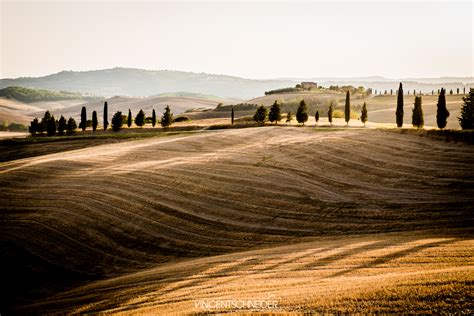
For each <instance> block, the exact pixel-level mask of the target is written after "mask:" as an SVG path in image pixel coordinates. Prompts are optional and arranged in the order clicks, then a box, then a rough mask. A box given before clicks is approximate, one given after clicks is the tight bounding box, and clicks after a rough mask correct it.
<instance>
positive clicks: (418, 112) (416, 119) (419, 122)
mask: <svg viewBox="0 0 474 316" xmlns="http://www.w3.org/2000/svg"><path fill="white" fill-rule="evenodd" d="M411 124H412V125H413V127H418V128H420V127H423V125H424V119H423V108H422V107H421V96H416V97H415V106H414V107H413V115H412V118H411Z"/></svg>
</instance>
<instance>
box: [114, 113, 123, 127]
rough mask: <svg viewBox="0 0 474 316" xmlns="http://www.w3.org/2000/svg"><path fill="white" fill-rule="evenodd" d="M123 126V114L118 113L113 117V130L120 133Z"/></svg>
mask: <svg viewBox="0 0 474 316" xmlns="http://www.w3.org/2000/svg"><path fill="white" fill-rule="evenodd" d="M122 125H123V118H122V112H120V111H118V112H117V113H115V114H114V116H112V130H113V131H114V132H118V131H120V129H121V128H122Z"/></svg>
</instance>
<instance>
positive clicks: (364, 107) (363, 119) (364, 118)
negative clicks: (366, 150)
mask: <svg viewBox="0 0 474 316" xmlns="http://www.w3.org/2000/svg"><path fill="white" fill-rule="evenodd" d="M368 118H369V116H368V115H367V105H366V104H365V102H364V104H363V105H362V111H361V113H360V121H361V122H362V123H364V127H365V122H367V119H368Z"/></svg>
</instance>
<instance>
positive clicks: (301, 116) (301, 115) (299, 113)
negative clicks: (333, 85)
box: [296, 100, 308, 125]
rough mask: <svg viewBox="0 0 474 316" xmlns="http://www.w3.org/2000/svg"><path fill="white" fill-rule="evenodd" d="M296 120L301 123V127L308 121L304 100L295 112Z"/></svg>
mask: <svg viewBox="0 0 474 316" xmlns="http://www.w3.org/2000/svg"><path fill="white" fill-rule="evenodd" d="M296 120H297V121H298V123H300V124H301V123H303V125H304V123H305V122H306V121H307V120H308V110H307V108H306V102H304V100H301V102H300V106H298V109H297V110H296Z"/></svg>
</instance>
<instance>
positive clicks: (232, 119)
mask: <svg viewBox="0 0 474 316" xmlns="http://www.w3.org/2000/svg"><path fill="white" fill-rule="evenodd" d="M230 124H232V125H234V107H233V106H232V110H231V113H230Z"/></svg>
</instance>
